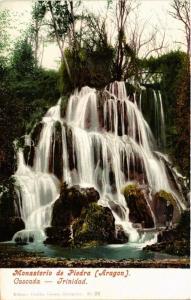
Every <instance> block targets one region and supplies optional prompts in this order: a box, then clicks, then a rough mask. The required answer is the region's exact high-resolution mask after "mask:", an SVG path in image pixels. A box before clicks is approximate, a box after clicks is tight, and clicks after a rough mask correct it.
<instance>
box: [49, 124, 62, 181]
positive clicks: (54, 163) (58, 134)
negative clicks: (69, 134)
mask: <svg viewBox="0 0 191 300" xmlns="http://www.w3.org/2000/svg"><path fill="white" fill-rule="evenodd" d="M62 153H63V149H62V125H61V123H60V122H56V123H55V125H54V133H53V137H52V142H51V147H50V159H49V171H50V173H53V174H55V175H56V176H57V177H58V179H60V180H61V179H62V177H63V159H62V155H63V154H62Z"/></svg>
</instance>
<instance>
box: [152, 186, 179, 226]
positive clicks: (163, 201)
mask: <svg viewBox="0 0 191 300" xmlns="http://www.w3.org/2000/svg"><path fill="white" fill-rule="evenodd" d="M167 201H169V202H170V203H172V205H173V206H174V212H173V219H172V221H173V223H176V222H178V221H179V219H180V210H179V209H178V207H177V204H176V200H175V199H174V197H173V195H172V194H171V193H168V192H166V191H164V190H161V191H159V192H158V193H156V194H155V195H154V197H153V201H152V208H153V212H154V214H155V217H156V224H157V225H158V226H161V225H166V218H167V217H166V206H167Z"/></svg>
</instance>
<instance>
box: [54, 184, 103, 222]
mask: <svg viewBox="0 0 191 300" xmlns="http://www.w3.org/2000/svg"><path fill="white" fill-rule="evenodd" d="M98 200H99V193H98V192H97V191H96V190H95V189H94V188H81V187H80V186H77V185H76V186H72V187H70V188H68V187H67V185H66V184H65V183H64V184H63V185H62V187H61V193H60V197H59V199H58V200H56V202H55V203H54V206H53V213H52V226H58V227H60V226H61V227H65V226H68V225H70V224H71V223H72V222H73V220H74V219H75V218H77V217H79V216H80V214H81V211H82V209H83V208H84V207H87V206H88V205H89V204H90V203H92V202H97V201H98Z"/></svg>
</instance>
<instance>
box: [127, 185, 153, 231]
mask: <svg viewBox="0 0 191 300" xmlns="http://www.w3.org/2000/svg"><path fill="white" fill-rule="evenodd" d="M123 194H124V196H125V200H126V203H127V206H128V208H129V219H130V221H131V222H133V223H141V224H142V226H143V227H145V228H152V227H154V221H153V217H152V213H151V210H150V207H149V206H148V204H147V200H146V197H145V194H144V192H143V190H142V189H141V188H140V187H139V186H138V185H137V184H128V185H127V186H125V188H124V189H123Z"/></svg>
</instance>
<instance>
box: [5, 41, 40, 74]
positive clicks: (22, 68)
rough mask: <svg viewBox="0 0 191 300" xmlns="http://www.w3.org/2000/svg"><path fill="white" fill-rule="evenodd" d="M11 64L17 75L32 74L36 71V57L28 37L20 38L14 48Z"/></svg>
mask: <svg viewBox="0 0 191 300" xmlns="http://www.w3.org/2000/svg"><path fill="white" fill-rule="evenodd" d="M11 66H12V68H13V70H14V72H15V74H16V76H19V77H22V76H30V75H32V74H33V73H34V69H35V58H34V55H33V50H32V46H31V44H30V43H29V42H28V40H27V38H24V39H21V40H18V41H17V42H16V43H15V48H14V50H13V55H12V60H11Z"/></svg>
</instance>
